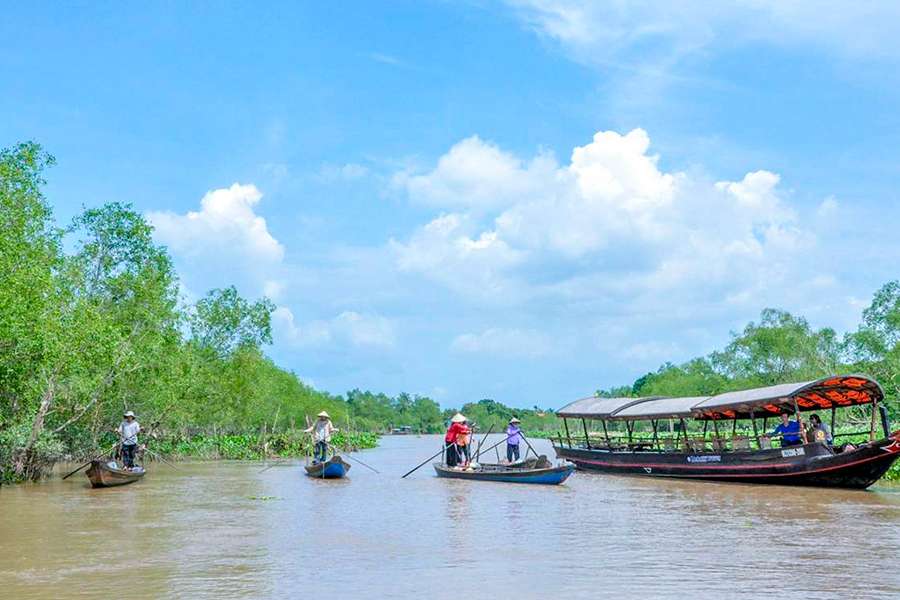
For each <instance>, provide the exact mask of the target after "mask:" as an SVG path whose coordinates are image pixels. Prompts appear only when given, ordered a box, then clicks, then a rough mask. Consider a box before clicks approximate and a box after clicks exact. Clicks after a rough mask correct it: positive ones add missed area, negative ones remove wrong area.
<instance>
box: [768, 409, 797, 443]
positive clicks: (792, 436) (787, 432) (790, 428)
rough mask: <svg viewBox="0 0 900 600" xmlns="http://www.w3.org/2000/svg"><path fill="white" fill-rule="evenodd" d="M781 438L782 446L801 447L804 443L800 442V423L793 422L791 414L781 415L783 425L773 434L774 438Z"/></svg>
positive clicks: (784, 413) (780, 424)
mask: <svg viewBox="0 0 900 600" xmlns="http://www.w3.org/2000/svg"><path fill="white" fill-rule="evenodd" d="M778 435H780V436H781V446H782V448H783V447H786V446H799V445H801V444H802V443H803V442H802V441H801V440H800V422H799V421H791V413H789V412H787V411H784V412H782V413H781V423H779V424H778V426H777V427H776V428H775V431H773V432H772V436H773V437H774V436H778Z"/></svg>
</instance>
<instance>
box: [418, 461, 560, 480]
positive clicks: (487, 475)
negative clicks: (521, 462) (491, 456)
mask: <svg viewBox="0 0 900 600" xmlns="http://www.w3.org/2000/svg"><path fill="white" fill-rule="evenodd" d="M433 466H434V470H435V472H436V473H437V476H438V477H445V478H448V479H468V480H470V481H499V482H502V483H530V484H537V485H559V484H561V483H563V482H564V481H565V480H566V479H568V478H569V475H571V474H572V472H573V471H574V470H575V465H573V464H566V465H562V466H558V467H549V468H546V469H489V470H485V469H481V468H479V469H473V470H471V471H466V470H457V469H452V468H449V467H446V466H444V465H442V464H438V463H435V464H434V465H433Z"/></svg>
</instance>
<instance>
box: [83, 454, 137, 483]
mask: <svg viewBox="0 0 900 600" xmlns="http://www.w3.org/2000/svg"><path fill="white" fill-rule="evenodd" d="M146 473H147V472H146V471H145V470H144V468H143V467H135V468H134V470H133V471H126V470H125V469H120V468H119V467H118V465H117V464H116V463H115V462H113V461H105V460H94V461H91V466H90V467H88V470H87V471H85V474H86V475H87V478H88V479H90V480H91V487H95V488H101V487H113V486H116V485H125V484H128V483H134V482H135V481H137V480H139V479H141V478H142V477H143V476H144V475H145V474H146Z"/></svg>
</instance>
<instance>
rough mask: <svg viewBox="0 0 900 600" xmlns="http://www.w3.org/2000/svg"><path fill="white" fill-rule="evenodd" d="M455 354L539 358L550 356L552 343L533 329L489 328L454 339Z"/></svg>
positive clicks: (453, 348) (451, 345) (451, 346)
mask: <svg viewBox="0 0 900 600" xmlns="http://www.w3.org/2000/svg"><path fill="white" fill-rule="evenodd" d="M450 348H451V349H452V350H454V351H456V352H461V353H470V354H487V355H491V356H497V357H501V358H540V357H542V356H546V355H548V354H550V352H551V350H552V342H551V341H550V338H549V337H547V336H546V335H545V334H543V333H541V332H539V331H536V330H534V329H499V328H491V329H487V330H485V331H483V332H481V333H465V334H462V335H459V336H457V337H456V338H454V340H453V342H452V343H451V344H450Z"/></svg>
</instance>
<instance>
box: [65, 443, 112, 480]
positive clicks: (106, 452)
mask: <svg viewBox="0 0 900 600" xmlns="http://www.w3.org/2000/svg"><path fill="white" fill-rule="evenodd" d="M118 445H119V442H118V441H116V443H115V444H113V445H112V446H110V447H109V448H107V449H106V450H104V451H103V452H102V453H101V454H98V455H97V456H95V457H94V458H92V459H91V460H89V461H87V462H86V463H84V464H83V465H81V466H80V467H78V468H77V469H75V470H74V471H72V472H71V473H69V474H68V475H66V476H65V477H63V479H68V478H69V477H71V476H72V475H74V474H75V473H77V472H78V471H80V470H82V469H83V468H85V467H86V466H88V465H89V464H91V463H92V462H94V461H95V460H97V459H99V458H102V457H104V456H106V455H107V454H109V452H110V450H112V449H114V448H115V447H116V446H118Z"/></svg>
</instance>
